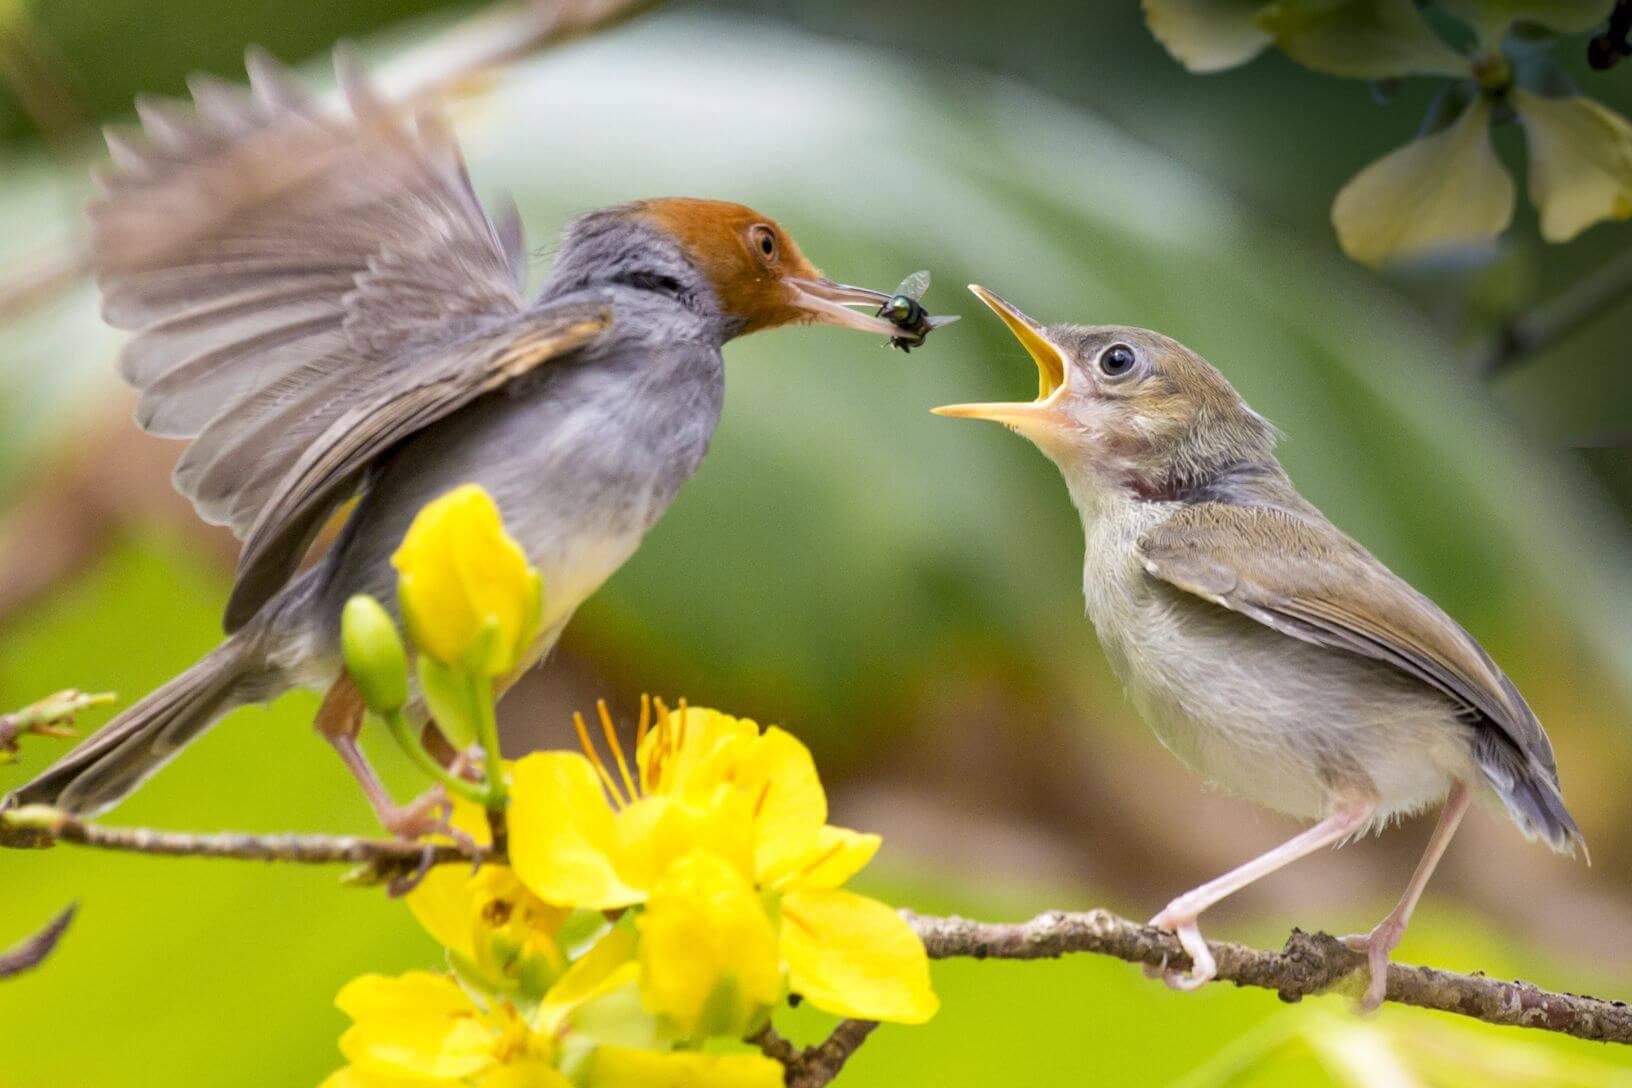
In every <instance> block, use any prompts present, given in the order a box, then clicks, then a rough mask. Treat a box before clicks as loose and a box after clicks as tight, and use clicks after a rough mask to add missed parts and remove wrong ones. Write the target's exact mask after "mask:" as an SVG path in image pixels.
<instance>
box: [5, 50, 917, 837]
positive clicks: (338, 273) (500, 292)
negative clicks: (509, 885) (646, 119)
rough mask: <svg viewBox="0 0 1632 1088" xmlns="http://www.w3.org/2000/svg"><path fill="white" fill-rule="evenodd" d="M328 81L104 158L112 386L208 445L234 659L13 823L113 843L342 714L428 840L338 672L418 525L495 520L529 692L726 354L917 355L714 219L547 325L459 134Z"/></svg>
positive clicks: (641, 240) (221, 90)
mask: <svg viewBox="0 0 1632 1088" xmlns="http://www.w3.org/2000/svg"><path fill="white" fill-rule="evenodd" d="M336 69H337V73H338V76H339V82H340V87H341V90H342V92H343V95H344V98H345V101H346V104H347V106H348V107H349V109H348V110H346V111H344V112H341V113H338V114H337V113H333V112H329V111H326V110H324V109H323V108H321V107H320V106H319V104H318V103H317V102H316V101H314V100H313V99H312V98H311V97H309V96H308V95H307V94H306V93H305V92H304V91H303V89H302V88H301V87H299V86H298V85H297V84H296V83H295V82H293V81H292V80H291V79H290V78H289V76H288V75H287V73H285V72H284V71H283V70H282V69H281V68H280V67H278V66H277V65H276V64H275V62H273V61H271V60H270V59H269V58H267V57H265V56H264V55H260V54H255V53H252V54H251V55H250V57H249V75H250V90H249V92H248V93H245V92H244V91H241V90H240V89H238V88H237V87H234V86H232V85H231V84H227V83H223V82H218V81H214V80H207V79H201V80H195V81H194V82H193V83H192V85H191V88H192V93H193V108H191V109H189V108H187V107H186V106H185V105H181V104H175V103H168V102H148V101H144V102H141V103H139V104H138V112H139V114H140V117H141V120H142V122H143V131H142V132H140V133H136V134H133V135H131V134H123V133H110V136H109V147H110V150H111V152H112V156H113V163H114V166H113V169H112V170H111V171H110V172H108V173H107V174H106V175H105V176H104V177H103V178H102V179H101V183H102V189H103V196H102V198H101V200H100V201H99V203H98V204H96V205H95V206H94V207H93V209H92V224H93V237H94V242H95V257H96V267H97V279H98V283H99V284H100V286H101V289H102V296H103V312H104V315H105V316H106V318H107V320H108V321H110V322H111V323H112V324H114V325H116V326H118V327H120V328H124V329H131V330H134V331H135V333H136V335H135V338H134V339H133V340H132V341H131V342H130V344H129V346H128V347H127V348H126V349H125V352H124V355H123V358H122V360H121V363H122V373H123V375H124V377H125V378H126V379H127V380H128V381H129V382H130V383H131V384H132V385H134V386H135V387H136V388H137V389H139V390H140V391H141V399H140V402H139V407H138V409H137V418H138V422H139V423H140V424H141V426H142V427H144V428H145V429H146V430H148V431H151V432H153V433H155V434H158V435H162V436H166V437H175V438H188V439H191V445H190V446H189V447H188V449H187V451H186V453H185V454H184V455H183V456H182V458H181V461H180V463H179V465H178V466H177V469H176V473H175V482H176V486H177V487H178V488H179V489H180V490H181V491H182V492H183V493H184V494H185V495H187V496H188V497H189V498H190V499H192V501H193V503H194V505H195V506H196V508H197V510H198V512H199V514H200V516H202V517H203V518H204V519H205V520H206V521H209V522H212V523H215V524H222V525H227V526H230V527H231V529H232V531H233V532H234V533H236V534H237V535H238V536H239V537H240V538H241V539H242V540H243V541H244V544H243V552H242V556H241V559H240V562H239V566H238V572H237V577H236V581H235V583H234V585H233V588H232V595H231V599H230V601H229V603H228V605H227V609H226V628H227V631H228V632H229V637H228V638H227V639H226V641H225V642H223V643H222V644H221V645H220V646H219V647H218V648H217V649H215V650H214V651H212V652H211V653H210V654H209V655H207V656H206V657H205V658H204V659H203V660H202V661H200V662H199V663H198V664H196V665H195V666H193V667H192V668H191V669H188V670H187V671H186V672H184V673H183V674H181V675H180V676H178V677H177V678H176V679H174V680H172V681H171V682H170V683H168V684H166V685H165V686H164V687H162V688H160V689H159V690H158V691H156V692H154V693H153V694H151V695H149V696H148V697H147V698H145V699H143V700H142V701H141V702H139V703H137V704H136V705H135V706H134V707H132V708H131V709H130V710H129V711H127V712H125V713H124V714H122V715H120V716H119V717H118V718H116V719H115V720H114V721H113V722H111V723H110V724H109V725H108V726H106V727H105V728H104V729H102V730H101V731H100V732H98V733H97V734H96V735H95V736H94V737H92V738H91V739H90V740H88V741H87V742H85V743H84V744H82V745H81V746H80V747H79V748H77V749H76V750H74V751H73V752H71V753H69V754H68V755H67V756H66V757H65V758H64V759H63V760H61V761H60V762H59V763H57V764H56V765H55V766H53V767H51V768H49V769H48V770H46V771H45V772H44V773H43V774H42V775H40V776H39V777H38V778H37V779H35V780H34V781H33V782H31V783H29V784H27V785H26V786H24V787H22V788H21V789H20V790H18V791H17V792H16V794H15V795H14V797H13V798H12V800H13V802H24V803H49V804H53V805H56V806H59V807H61V808H64V809H67V810H71V811H75V812H80V813H86V814H91V813H96V812H98V811H101V810H103V809H105V808H107V807H108V806H110V805H112V804H114V803H115V802H116V801H118V800H119V799H120V798H122V797H124V796H125V795H126V794H128V793H129V792H130V791H131V790H133V789H135V788H136V787H137V786H138V785H139V784H140V783H141V782H143V781H144V780H145V779H146V778H147V777H148V776H149V775H151V774H153V773H154V772H155V771H156V770H158V769H159V768H160V767H161V766H163V765H164V763H165V762H166V761H168V760H169V759H171V758H172V757H173V756H175V755H176V753H177V752H179V751H180V750H181V749H182V748H183V747H184V746H185V745H186V744H188V743H189V742H191V741H193V740H194V739H196V738H197V737H198V736H199V735H200V734H201V733H203V732H204V730H205V729H207V728H208V727H209V726H210V725H211V723H213V722H214V721H216V720H217V719H219V718H220V717H221V716H222V715H223V714H225V713H227V712H228V711H229V710H231V709H232V708H234V707H236V706H239V705H241V704H244V703H251V702H259V701H264V700H268V699H271V698H273V697H275V696H277V695H278V694H280V693H282V692H283V691H285V690H288V689H290V688H294V687H301V686H304V687H311V688H316V689H318V690H324V689H327V691H328V696H327V698H326V699H325V701H324V705H323V708H322V710H321V711H320V712H319V716H318V718H319V720H318V728H319V730H320V731H321V732H323V733H324V735H325V736H326V737H327V738H328V739H329V740H330V741H332V742H333V744H334V745H335V747H336V748H337V749H338V750H339V751H340V754H341V755H342V757H343V758H344V759H345V761H346V763H347V765H348V766H349V767H350V768H351V769H352V771H353V772H354V773H355V774H356V775H357V776H358V778H359V780H360V781H361V782H362V783H363V785H364V787H365V789H366V790H367V791H368V793H369V796H370V800H371V802H372V803H373V804H374V807H375V809H376V811H377V812H378V813H379V815H380V818H381V820H382V822H383V823H384V824H385V825H386V826H387V827H388V828H390V829H391V830H393V831H397V832H399V833H402V834H413V833H415V832H417V831H420V830H423V829H424V828H425V827H426V826H427V822H428V818H429V810H430V809H431V808H432V807H434V804H435V801H436V798H435V797H434V796H429V797H427V798H425V799H422V801H421V803H419V804H416V805H412V806H407V807H399V806H397V805H395V804H394V803H393V802H392V801H391V799H390V798H389V796H388V795H387V794H386V792H385V791H384V789H383V788H382V787H381V785H380V783H379V782H378V780H377V779H376V778H375V776H374V774H373V772H372V770H371V769H370V768H369V766H368V765H367V763H366V762H365V761H364V759H363V757H362V755H361V753H360V751H359V750H358V748H357V745H356V735H357V732H358V728H359V725H360V722H361V716H362V707H361V703H360V701H359V699H358V697H357V695H356V693H355V691H354V689H352V688H351V687H350V685H349V684H347V683H346V682H345V681H344V680H343V678H342V673H341V658H340V648H339V617H340V613H341V608H342V606H343V605H344V603H345V602H346V600H347V599H348V598H350V597H351V596H352V595H353V594H357V593H368V594H372V595H373V596H375V597H377V598H379V599H380V600H382V601H386V602H392V603H393V607H394V602H395V597H396V594H395V593H394V592H393V574H392V570H391V566H390V563H389V561H388V560H389V557H390V555H391V553H392V551H393V550H394V549H395V548H396V547H397V545H398V544H399V543H400V542H401V541H402V538H403V534H404V532H405V531H406V529H407V528H408V524H409V522H410V520H411V519H412V518H413V516H414V514H415V513H416V512H417V511H418V510H419V509H420V507H422V506H423V505H425V503H427V502H428V501H430V500H431V499H433V498H435V497H436V496H438V495H440V494H443V493H444V492H447V491H449V490H450V489H452V488H454V487H456V486H458V485H460V484H465V483H477V484H480V485H482V486H483V487H484V488H486V490H487V491H488V492H489V493H490V494H491V495H492V496H493V497H494V499H495V500H496V501H497V503H498V505H499V508H500V510H501V511H502V513H503V515H504V519H505V523H506V526H507V528H508V529H509V531H510V532H511V534H513V535H514V536H515V537H516V538H517V539H518V540H519V541H520V542H521V544H522V546H523V548H524V549H525V550H526V551H527V553H528V556H529V558H530V560H531V561H532V563H533V564H534V565H535V566H537V567H538V569H539V570H540V572H541V573H542V575H543V580H544V586H545V614H544V617H543V621H542V626H541V630H542V634H541V635H540V637H539V639H538V640H537V642H536V644H535V645H533V647H532V648H531V653H530V654H528V655H527V658H526V661H525V663H524V665H523V668H525V667H527V666H530V665H531V664H532V663H533V662H535V661H536V660H537V659H538V658H539V657H540V656H541V655H542V654H544V653H545V652H546V651H548V649H549V648H550V647H551V645H553V643H554V642H555V640H556V638H557V636H558V635H559V634H560V632H561V629H562V627H563V626H564V625H565V624H566V623H567V620H568V618H569V617H570V616H571V615H572V613H573V611H574V610H575V609H576V608H577V607H578V605H579V604H580V603H581V602H582V601H583V600H584V599H585V598H586V597H588V596H589V595H590V594H591V593H592V592H594V591H595V589H596V588H597V587H599V586H600V585H601V583H602V582H603V581H605V580H606V578H607V577H608V576H609V575H611V573H612V572H613V571H614V570H616V569H617V568H618V566H619V565H620V564H622V563H623V562H624V560H626V559H628V558H629V556H630V554H631V553H632V552H633V551H634V550H635V548H636V546H637V545H638V544H639V543H640V540H641V537H642V535H643V534H644V533H645V532H646V531H647V530H648V529H649V528H651V526H652V524H653V523H654V522H655V521H656V520H657V519H658V518H659V517H660V516H661V515H662V514H663V512H664V511H665V510H666V509H667V508H668V506H669V504H670V502H671V501H672V500H673V499H674V497H675V493H676V492H677V491H678V489H679V488H680V486H681V485H682V484H683V483H685V481H686V480H687V479H688V478H690V476H691V475H692V474H693V472H695V471H696V469H697V467H698V463H699V462H700V461H701V459H702V457H703V454H704V451H705V450H706V449H707V447H708V444H709V440H710V437H711V436H712V434H713V433H714V428H715V425H716V424H717V423H718V422H719V418H720V410H721V403H722V398H723V396H724V377H723V369H722V362H721V356H720V349H721V345H723V344H724V343H725V342H726V341H728V340H731V339H733V338H735V337H738V336H743V335H746V334H748V333H753V332H758V331H761V330H763V329H771V328H776V327H777V326H781V325H788V324H794V323H799V322H822V323H826V324H830V325H839V326H843V327H846V328H851V329H858V330H861V331H863V332H869V333H875V334H878V335H880V336H885V337H894V338H899V337H902V336H903V335H906V334H905V333H904V332H903V330H902V328H900V327H898V326H897V325H896V324H892V323H891V322H889V321H886V320H883V319H881V318H879V317H876V316H873V315H869V314H863V313H857V312H854V311H852V310H850V309H847V308H846V307H847V306H851V305H863V306H866V307H869V308H878V307H881V306H883V305H884V304H885V303H887V302H889V301H890V299H891V296H890V295H889V294H887V293H885V292H880V291H871V290H867V289H863V288H857V287H849V286H845V285H842V284H837V283H834V282H832V281H830V280H828V279H825V278H824V277H823V276H822V274H821V273H820V272H819V271H818V270H817V269H816V268H815V266H814V265H812V264H811V263H810V261H808V260H807V259H806V258H805V256H804V255H803V254H802V253H801V252H800V251H799V247H798V246H797V245H796V244H795V243H794V241H793V239H792V238H790V237H789V236H788V234H787V233H786V232H785V231H784V230H783V229H782V228H781V227H780V226H778V225H777V224H776V222H775V221H773V220H772V219H770V218H769V217H767V216H764V215H761V214H760V213H758V212H756V211H754V210H753V209H751V208H747V207H744V206H742V205H740V204H731V203H724V202H720V201H712V200H693V199H678V198H670V199H658V200H644V201H639V202H636V203H630V204H622V205H619V206H617V207H611V208H605V209H602V210H600V211H595V212H590V213H589V214H587V215H583V216H581V217H579V218H577V219H575V220H574V221H572V222H571V223H570V224H569V225H568V226H567V227H566V229H565V231H564V232H563V234H562V237H561V240H560V244H559V247H558V250H557V253H556V257H555V260H554V263H553V265H552V267H551V269H550V272H549V274H548V278H547V282H545V284H544V286H543V288H542V291H541V292H540V293H539V295H538V296H537V297H536V298H534V299H532V300H529V299H528V298H527V297H526V295H525V294H524V293H523V277H524V271H523V270H524V263H525V262H524V250H523V247H522V242H521V237H520V232H519V229H518V228H517V226H516V218H515V215H514V210H513V208H512V209H509V210H508V213H507V214H505V215H502V216H500V217H499V219H498V221H497V223H495V222H494V221H493V220H490V219H489V218H488V216H487V215H486V214H485V212H484V210H483V208H482V206H481V205H480V204H479V203H478V201H477V199H476V196H475V193H474V191H473V189H472V187H471V184H470V180H469V178H468V176H467V174H466V172H465V168H464V164H463V162H462V160H461V157H460V154H459V150H458V147H457V145H456V143H455V142H454V139H453V137H452V136H451V134H450V133H449V131H448V130H447V128H446V127H445V125H444V124H443V123H442V121H441V120H440V119H439V118H437V117H436V116H425V117H421V118H419V120H418V123H417V125H409V124H408V123H406V122H405V121H404V119H402V118H401V117H400V116H399V115H398V113H397V111H394V110H393V109H392V108H390V107H389V106H388V105H387V104H386V103H384V102H383V101H382V100H381V99H380V98H378V97H377V96H376V94H375V93H374V92H373V91H372V90H371V89H370V87H369V85H368V82H367V80H366V78H365V77H364V74H363V73H362V71H361V70H360V68H359V67H358V66H357V64H356V63H355V62H354V61H352V60H350V59H349V57H348V56H347V55H345V54H344V53H342V54H340V55H339V57H338V59H337V63H336ZM920 332H921V330H920ZM918 338H920V339H921V335H920V336H919V337H918ZM353 498H355V499H356V500H357V504H356V507H355V509H354V511H353V512H352V513H351V515H350V517H349V519H348V520H347V521H346V523H345V526H344V529H343V530H342V532H341V533H340V535H339V536H338V538H337V539H336V541H335V543H334V544H333V545H332V547H331V548H330V549H329V550H328V551H327V552H326V553H325V554H324V555H323V556H322V558H321V560H320V561H319V562H317V563H316V564H315V565H314V566H312V567H311V568H310V569H308V570H307V571H305V572H304V573H299V574H297V573H296V572H297V569H298V567H299V565H300V563H301V561H302V558H303V556H304V554H305V553H306V552H307V550H308V548H309V547H310V546H311V544H312V542H313V540H314V537H315V536H316V534H317V533H318V531H319V529H320V528H321V527H322V526H323V525H324V524H325V522H326V521H328V520H329V519H330V517H331V516H332V515H333V514H334V513H335V511H336V510H337V509H339V508H340V507H341V506H342V505H343V504H344V503H346V502H348V501H349V500H351V499H353ZM511 679H513V677H512V678H511ZM419 710H420V712H422V710H423V708H419Z"/></svg>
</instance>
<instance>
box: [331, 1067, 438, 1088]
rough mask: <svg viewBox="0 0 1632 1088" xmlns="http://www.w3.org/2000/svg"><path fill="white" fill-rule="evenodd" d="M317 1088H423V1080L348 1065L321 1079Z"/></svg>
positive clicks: (422, 1078) (421, 1078)
mask: <svg viewBox="0 0 1632 1088" xmlns="http://www.w3.org/2000/svg"><path fill="white" fill-rule="evenodd" d="M319 1088H425V1078H424V1077H398V1076H392V1075H391V1074H389V1073H376V1072H372V1071H370V1070H367V1069H358V1068H356V1067H355V1066H350V1065H348V1066H346V1067H345V1068H344V1069H337V1070H335V1071H334V1072H333V1073H330V1074H329V1075H328V1076H327V1077H325V1078H323V1083H322V1084H321V1085H319Z"/></svg>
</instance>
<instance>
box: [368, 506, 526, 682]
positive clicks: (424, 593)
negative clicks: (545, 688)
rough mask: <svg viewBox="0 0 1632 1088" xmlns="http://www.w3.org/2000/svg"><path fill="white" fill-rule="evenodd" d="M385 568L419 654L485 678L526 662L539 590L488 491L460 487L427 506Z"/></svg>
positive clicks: (417, 517)
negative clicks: (392, 571) (392, 570)
mask: <svg viewBox="0 0 1632 1088" xmlns="http://www.w3.org/2000/svg"><path fill="white" fill-rule="evenodd" d="M391 563H392V565H393V566H395V567H396V568H397V573H398V581H397V592H398V596H399V597H400V599H401V603H402V614H403V619H404V621H405V622H406V623H407V625H408V631H409V633H410V634H411V635H412V636H413V639H414V645H415V646H417V647H418V648H419V650H420V652H421V653H424V654H427V655H429V656H430V657H431V658H432V659H434V660H436V661H438V662H440V663H441V664H443V665H446V666H449V667H451V668H458V669H463V670H467V671H470V672H473V673H476V674H478V675H482V676H487V677H498V676H503V675H504V674H506V673H508V672H510V671H512V670H513V669H515V667H516V666H517V665H518V664H519V663H521V661H522V660H523V659H524V657H525V655H526V652H527V649H528V647H529V646H530V645H531V643H532V641H533V638H534V636H535V635H537V633H538V623H539V615H540V611H541V608H542V599H543V598H542V586H541V583H540V581H539V576H538V571H536V570H534V569H533V567H532V565H531V564H530V563H528V561H527V556H526V554H525V553H523V551H522V550H521V546H520V545H519V544H517V543H516V542H515V540H514V539H513V538H512V537H511V536H510V535H509V534H508V533H506V532H505V530H504V523H503V521H502V520H501V519H500V517H499V508H498V507H497V506H495V505H494V503H493V500H492V498H491V497H489V495H488V494H487V492H486V491H483V490H482V489H481V488H480V487H478V486H476V485H475V484H466V485H464V486H463V487H459V488H455V489H454V490H452V491H450V492H448V493H447V494H446V495H443V496H442V497H441V498H438V499H435V500H433V501H432V502H430V503H429V504H427V505H426V506H425V508H424V509H423V510H421V511H420V512H419V514H418V515H417V516H416V517H415V518H414V521H413V524H412V525H410V526H409V527H408V533H407V535H406V536H404V537H403V539H402V546H401V547H400V548H398V549H397V552H396V554H395V555H393V556H392V557H391Z"/></svg>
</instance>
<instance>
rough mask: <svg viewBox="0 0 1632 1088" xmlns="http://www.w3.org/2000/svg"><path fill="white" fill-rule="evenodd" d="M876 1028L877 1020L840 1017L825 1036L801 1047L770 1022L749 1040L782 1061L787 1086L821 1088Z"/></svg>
mask: <svg viewBox="0 0 1632 1088" xmlns="http://www.w3.org/2000/svg"><path fill="white" fill-rule="evenodd" d="M876 1027H878V1021H876V1020H841V1021H839V1024H838V1026H837V1027H835V1028H834V1029H833V1031H832V1032H831V1033H830V1034H829V1035H828V1037H827V1038H826V1039H824V1040H823V1041H822V1042H820V1043H817V1044H816V1045H815V1046H807V1047H805V1048H804V1049H803V1050H800V1049H799V1048H798V1047H797V1046H795V1045H794V1044H793V1043H792V1042H790V1041H788V1040H787V1039H786V1038H784V1037H783V1036H782V1035H781V1034H780V1033H779V1032H778V1031H777V1030H776V1029H775V1028H773V1027H771V1026H770V1025H769V1024H767V1025H766V1026H765V1027H764V1028H763V1029H761V1030H760V1032H759V1034H757V1035H755V1036H754V1037H753V1038H751V1039H749V1040H748V1041H749V1042H750V1043H753V1044H754V1045H755V1046H757V1047H759V1049H760V1050H761V1051H762V1052H763V1053H764V1054H765V1055H766V1056H767V1057H769V1058H774V1059H776V1060H777V1061H779V1062H781V1063H782V1065H783V1067H784V1068H785V1069H786V1070H787V1072H786V1073H784V1074H783V1083H784V1084H786V1085H787V1088H823V1086H824V1085H827V1084H830V1083H831V1082H832V1081H833V1078H835V1077H837V1076H838V1075H839V1073H840V1071H842V1070H843V1069H844V1063H845V1062H847V1061H849V1060H850V1056H851V1055H852V1054H854V1053H855V1052H856V1051H857V1050H858V1049H860V1047H861V1044H862V1043H865V1042H866V1041H867V1037H868V1036H869V1035H871V1034H872V1033H873V1029H874V1028H876Z"/></svg>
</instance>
